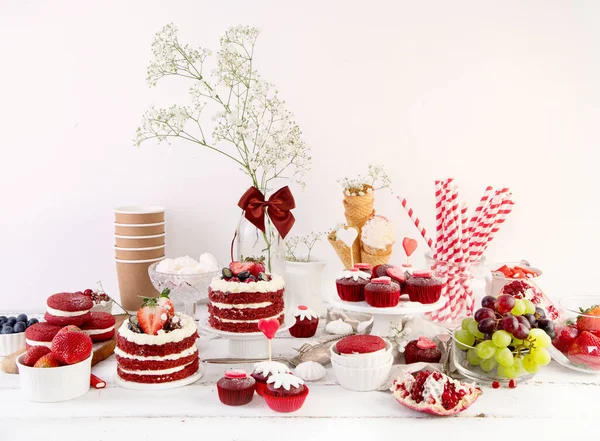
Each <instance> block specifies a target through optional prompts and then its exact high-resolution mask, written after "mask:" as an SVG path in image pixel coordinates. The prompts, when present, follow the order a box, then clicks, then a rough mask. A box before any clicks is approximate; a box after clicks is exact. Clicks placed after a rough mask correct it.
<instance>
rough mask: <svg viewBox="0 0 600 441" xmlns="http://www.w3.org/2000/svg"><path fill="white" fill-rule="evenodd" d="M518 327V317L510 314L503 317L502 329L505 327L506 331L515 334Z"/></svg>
mask: <svg viewBox="0 0 600 441" xmlns="http://www.w3.org/2000/svg"><path fill="white" fill-rule="evenodd" d="M518 328H519V321H518V320H517V319H516V317H514V316H512V315H509V316H507V317H504V318H503V319H502V329H504V330H505V331H506V332H510V333H511V334H514V333H515V332H516V331H517V329H518Z"/></svg>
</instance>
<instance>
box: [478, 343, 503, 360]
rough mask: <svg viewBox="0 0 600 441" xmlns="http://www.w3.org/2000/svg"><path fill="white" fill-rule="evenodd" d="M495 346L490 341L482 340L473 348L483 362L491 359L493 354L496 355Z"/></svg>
mask: <svg viewBox="0 0 600 441" xmlns="http://www.w3.org/2000/svg"><path fill="white" fill-rule="evenodd" d="M496 349H498V348H497V347H496V345H495V344H494V342H493V341H491V340H484V341H482V342H481V343H479V344H478V345H477V346H475V350H476V351H477V356H478V357H479V358H481V359H483V360H487V359H488V358H492V357H493V356H494V354H496Z"/></svg>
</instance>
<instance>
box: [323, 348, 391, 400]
mask: <svg viewBox="0 0 600 441" xmlns="http://www.w3.org/2000/svg"><path fill="white" fill-rule="evenodd" d="M393 362H394V357H393V356H392V355H391V354H390V355H388V359H387V360H386V361H385V363H383V364H382V365H381V366H378V367H373V368H368V369H353V368H349V367H346V366H341V365H339V364H337V363H336V362H335V361H333V360H331V365H332V366H333V372H334V373H335V376H336V378H337V380H338V383H340V386H342V387H343V388H344V389H348V390H353V391H357V392H368V391H372V390H377V389H379V388H380V387H381V385H382V384H384V383H385V381H386V380H387V378H388V376H389V375H390V372H391V370H392V363H393Z"/></svg>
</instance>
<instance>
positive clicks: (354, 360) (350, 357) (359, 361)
mask: <svg viewBox="0 0 600 441" xmlns="http://www.w3.org/2000/svg"><path fill="white" fill-rule="evenodd" d="M329 351H330V352H331V360H332V361H335V362H336V363H337V364H339V365H340V366H345V367H349V368H352V369H367V368H374V367H379V366H381V365H382V364H385V363H386V362H387V359H388V358H389V356H390V354H391V353H392V344H391V343H390V342H389V341H387V340H385V349H384V350H382V351H378V352H371V353H368V354H344V355H341V354H340V353H339V352H338V351H337V349H336V347H335V344H332V345H331V346H330V349H329Z"/></svg>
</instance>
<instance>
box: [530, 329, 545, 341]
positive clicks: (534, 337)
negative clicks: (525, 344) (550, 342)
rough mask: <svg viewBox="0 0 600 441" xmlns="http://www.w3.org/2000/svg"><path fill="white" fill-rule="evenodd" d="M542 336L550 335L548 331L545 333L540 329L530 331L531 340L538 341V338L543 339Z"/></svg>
mask: <svg viewBox="0 0 600 441" xmlns="http://www.w3.org/2000/svg"><path fill="white" fill-rule="evenodd" d="M542 335H548V334H546V331H544V330H543V329H539V328H533V329H531V330H530V331H529V338H530V339H531V340H537V338H538V337H541V336H542Z"/></svg>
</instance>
